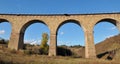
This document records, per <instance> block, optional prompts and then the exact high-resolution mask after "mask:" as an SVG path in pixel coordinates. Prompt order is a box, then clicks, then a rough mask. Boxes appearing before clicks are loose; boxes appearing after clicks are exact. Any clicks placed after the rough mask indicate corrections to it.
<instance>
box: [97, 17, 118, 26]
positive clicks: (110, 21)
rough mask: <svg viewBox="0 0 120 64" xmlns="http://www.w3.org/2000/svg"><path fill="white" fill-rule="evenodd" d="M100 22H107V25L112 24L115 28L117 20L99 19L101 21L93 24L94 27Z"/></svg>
mask: <svg viewBox="0 0 120 64" xmlns="http://www.w3.org/2000/svg"><path fill="white" fill-rule="evenodd" d="M100 22H109V23H112V24H113V25H115V26H116V25H117V20H115V19H112V18H104V19H101V20H99V21H97V22H96V23H95V25H96V24H98V23H100Z"/></svg>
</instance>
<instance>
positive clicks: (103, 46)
mask: <svg viewBox="0 0 120 64" xmlns="http://www.w3.org/2000/svg"><path fill="white" fill-rule="evenodd" d="M116 26H117V21H116V20H114V19H102V20H100V21H99V22H97V23H96V25H95V27H94V42H95V46H96V53H97V57H98V58H103V57H104V56H105V55H106V58H105V59H108V60H111V59H112V58H113V57H110V56H111V54H110V53H111V52H113V50H115V49H116V48H117V47H119V46H117V45H118V43H117V42H116V38H117V37H118V36H119V30H118V29H117V27H116ZM115 42H116V43H115Z"/></svg>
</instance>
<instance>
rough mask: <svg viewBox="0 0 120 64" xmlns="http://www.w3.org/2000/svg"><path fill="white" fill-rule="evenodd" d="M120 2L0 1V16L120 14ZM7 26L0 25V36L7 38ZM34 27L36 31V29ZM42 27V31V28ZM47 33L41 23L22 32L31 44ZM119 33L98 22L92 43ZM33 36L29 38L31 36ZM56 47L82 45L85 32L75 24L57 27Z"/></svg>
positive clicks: (116, 0) (73, 0)
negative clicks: (0, 14) (4, 14)
mask: <svg viewBox="0 0 120 64" xmlns="http://www.w3.org/2000/svg"><path fill="white" fill-rule="evenodd" d="M119 3H120V0H71V1H70V0H52V1H49V0H0V13H6V14H7V13H9V14H86V13H112V12H120V4H119ZM9 27H11V25H10V24H9V23H5V22H4V23H1V24H0V37H2V38H5V39H9V37H10V32H11V30H10V29H11V28H9ZM36 27H37V28H36ZM43 28H44V29H43ZM33 31H34V32H33ZM44 32H46V33H48V34H49V35H50V31H49V29H48V27H47V26H45V25H44V24H41V23H34V24H32V25H30V26H29V27H28V28H27V29H26V31H25V36H24V37H25V39H24V40H25V42H32V43H33V44H34V43H36V42H40V41H41V35H42V33H44ZM118 33H119V32H118V30H117V28H116V27H115V26H114V25H112V24H110V23H106V22H103V23H99V24H97V25H96V26H95V28H94V39H95V43H96V42H100V41H102V40H104V39H105V38H108V37H110V36H113V35H117V34H118ZM31 34H32V35H31ZM57 44H58V45H62V44H65V45H84V32H83V31H82V28H81V27H80V26H78V25H77V24H74V23H66V24H64V25H63V26H61V27H60V29H59V30H58V36H57Z"/></svg>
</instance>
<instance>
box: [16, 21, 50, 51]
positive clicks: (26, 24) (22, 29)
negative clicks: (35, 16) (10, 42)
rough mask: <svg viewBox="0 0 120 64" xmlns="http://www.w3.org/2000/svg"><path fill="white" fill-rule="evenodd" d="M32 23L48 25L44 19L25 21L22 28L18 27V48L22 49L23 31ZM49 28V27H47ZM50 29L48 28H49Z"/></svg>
mask: <svg viewBox="0 0 120 64" xmlns="http://www.w3.org/2000/svg"><path fill="white" fill-rule="evenodd" d="M34 23H42V24H44V25H46V26H47V27H48V25H47V24H46V23H45V22H44V21H41V20H30V21H28V22H26V23H25V24H24V25H23V26H22V28H21V29H20V36H19V48H18V49H23V44H24V33H25V30H26V29H27V28H28V27H29V26H30V25H31V24H34ZM48 29H49V27H48ZM49 30H50V29H49Z"/></svg>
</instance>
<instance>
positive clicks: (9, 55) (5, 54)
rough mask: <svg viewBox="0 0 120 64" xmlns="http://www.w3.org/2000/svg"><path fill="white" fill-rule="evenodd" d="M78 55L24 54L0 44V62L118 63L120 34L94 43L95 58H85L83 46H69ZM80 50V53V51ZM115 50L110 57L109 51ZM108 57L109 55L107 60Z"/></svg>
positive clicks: (38, 63)
mask: <svg viewBox="0 0 120 64" xmlns="http://www.w3.org/2000/svg"><path fill="white" fill-rule="evenodd" d="M69 49H71V50H73V51H72V52H76V54H77V55H78V56H81V57H74V56H54V57H50V56H47V55H38V54H30V55H29V54H25V52H24V50H19V51H15V50H9V49H8V48H7V45H4V44H0V64H120V62H119V61H120V58H119V57H120V35H117V36H114V37H111V38H108V39H106V40H104V41H102V42H101V43H98V44H96V53H97V58H95V59H85V58H84V51H85V50H84V47H80V48H79V47H77V48H69ZM80 52H82V53H80ZM112 52H115V53H114V55H112V57H111V53H112ZM108 57H111V59H110V60H109V59H108Z"/></svg>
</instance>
